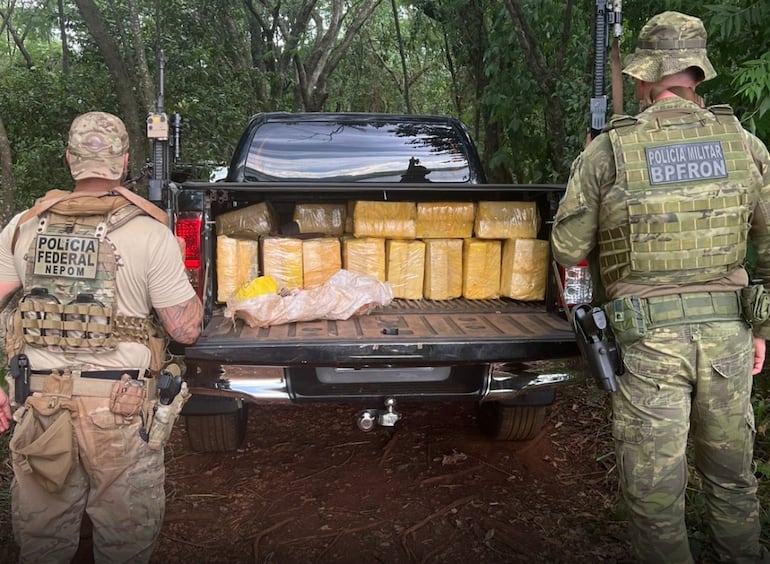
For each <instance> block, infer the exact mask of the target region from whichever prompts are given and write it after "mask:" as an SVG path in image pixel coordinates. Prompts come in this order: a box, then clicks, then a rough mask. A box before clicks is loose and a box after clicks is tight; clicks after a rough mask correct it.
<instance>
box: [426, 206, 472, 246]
mask: <svg viewBox="0 0 770 564" xmlns="http://www.w3.org/2000/svg"><path fill="white" fill-rule="evenodd" d="M475 216H476V206H475V205H474V204H473V203H472V202H417V227H416V230H415V231H416V235H417V238H418V239H451V238H459V239H464V238H467V237H471V236H472V235H473V220H474V218H475Z"/></svg>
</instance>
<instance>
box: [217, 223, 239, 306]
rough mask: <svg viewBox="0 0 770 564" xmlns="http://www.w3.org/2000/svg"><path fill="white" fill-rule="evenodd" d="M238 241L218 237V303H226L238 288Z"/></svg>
mask: <svg viewBox="0 0 770 564" xmlns="http://www.w3.org/2000/svg"><path fill="white" fill-rule="evenodd" d="M237 278H238V239H235V238H234V237H228V236H227V235H217V301H219V302H225V301H227V298H229V297H230V294H232V293H233V292H235V290H236V289H237V288H238V282H237Z"/></svg>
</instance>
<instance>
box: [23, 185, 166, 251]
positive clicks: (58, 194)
mask: <svg viewBox="0 0 770 564" xmlns="http://www.w3.org/2000/svg"><path fill="white" fill-rule="evenodd" d="M114 195H120V196H122V198H123V200H124V203H122V204H117V205H114V209H113V211H115V210H117V209H119V208H120V207H123V206H125V205H126V204H129V203H131V204H134V205H135V206H136V207H138V208H139V209H141V210H142V211H143V212H144V213H146V214H147V215H149V216H150V217H152V218H153V219H155V220H157V221H159V222H161V223H163V224H164V225H168V215H166V213H165V212H164V211H163V210H162V209H160V208H159V207H158V206H156V205H155V204H153V203H152V202H150V201H148V200H145V199H144V198H142V197H141V196H139V195H137V194H134V193H133V192H131V191H130V190H128V189H127V188H124V187H123V186H114V187H113V188H111V189H109V190H105V191H102V192H66V191H63V190H51V191H50V192H48V193H46V195H45V196H44V197H42V198H40V199H39V200H38V201H37V202H36V203H35V205H34V206H32V207H31V208H29V209H28V210H27V211H26V212H24V213H23V214H22V215H21V217H20V218H19V221H18V222H17V223H16V229H15V230H14V232H13V238H12V239H11V252H14V250H15V248H16V239H17V238H18V235H19V229H20V227H21V225H22V224H23V223H25V222H27V221H29V220H30V219H32V218H33V217H38V216H39V215H41V214H43V213H45V212H46V211H48V210H50V209H51V208H52V207H54V206H57V205H60V204H66V203H67V202H74V201H75V200H77V199H79V198H99V197H102V196H114Z"/></svg>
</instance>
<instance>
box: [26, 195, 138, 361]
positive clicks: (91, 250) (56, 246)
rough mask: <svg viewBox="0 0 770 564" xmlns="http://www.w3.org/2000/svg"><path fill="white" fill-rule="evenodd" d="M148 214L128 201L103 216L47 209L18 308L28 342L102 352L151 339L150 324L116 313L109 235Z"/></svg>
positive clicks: (57, 348)
mask: <svg viewBox="0 0 770 564" xmlns="http://www.w3.org/2000/svg"><path fill="white" fill-rule="evenodd" d="M143 213H144V212H143V211H142V210H141V209H140V208H138V207H136V206H134V205H131V204H129V205H125V206H123V207H121V208H120V209H119V210H117V211H115V212H110V213H107V214H103V215H72V214H66V215H61V214H58V213H56V212H55V211H52V210H51V211H47V212H45V213H44V214H42V215H41V216H40V217H39V219H38V226H37V234H36V236H35V237H34V239H33V240H32V243H31V245H30V248H29V250H28V252H27V254H26V256H25V258H26V261H27V269H26V276H25V280H24V288H25V293H24V296H23V297H22V298H21V300H20V302H19V306H18V310H19V313H20V324H21V332H22V337H23V340H24V342H25V343H26V344H27V345H31V346H36V347H45V348H47V349H48V350H50V351H53V352H69V353H77V352H92V353H93V352H102V351H107V350H113V349H114V348H115V347H116V346H117V344H118V342H120V341H135V342H143V343H144V342H146V341H147V338H148V333H149V332H150V330H151V326H152V324H151V322H150V320H149V319H145V318H135V317H127V316H121V315H117V313H116V312H117V294H118V288H117V286H116V284H115V273H116V257H115V250H114V248H113V245H112V243H111V242H110V240H109V238H107V233H108V232H109V231H110V230H111V229H116V228H118V227H120V226H121V225H124V224H125V223H126V222H128V221H130V220H131V219H133V218H134V217H136V216H138V215H140V214H143Z"/></svg>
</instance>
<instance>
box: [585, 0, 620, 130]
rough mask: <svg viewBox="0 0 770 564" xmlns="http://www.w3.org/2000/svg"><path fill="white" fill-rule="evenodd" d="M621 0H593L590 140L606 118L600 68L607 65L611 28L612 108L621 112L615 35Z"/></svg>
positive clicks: (602, 79)
mask: <svg viewBox="0 0 770 564" xmlns="http://www.w3.org/2000/svg"><path fill="white" fill-rule="evenodd" d="M621 5H622V0H596V19H595V35H594V80H593V92H592V96H591V139H594V138H595V137H596V136H597V135H599V133H601V132H602V129H603V128H604V124H605V123H606V121H607V95H606V94H605V90H604V78H605V77H604V71H605V68H606V66H607V46H608V45H609V44H610V27H612V35H613V39H612V48H611V50H612V53H611V63H612V110H613V113H615V114H622V113H623V78H622V75H621V69H620V45H619V37H620V35H621V34H622V33H623V27H622V25H621V20H622V12H621Z"/></svg>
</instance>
